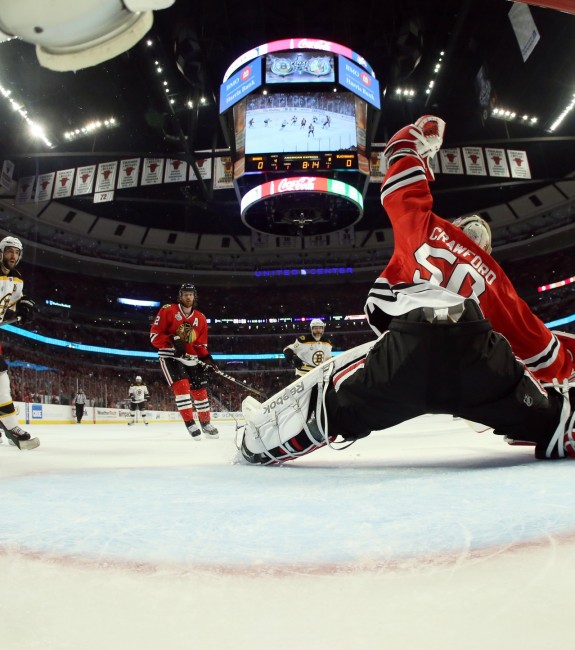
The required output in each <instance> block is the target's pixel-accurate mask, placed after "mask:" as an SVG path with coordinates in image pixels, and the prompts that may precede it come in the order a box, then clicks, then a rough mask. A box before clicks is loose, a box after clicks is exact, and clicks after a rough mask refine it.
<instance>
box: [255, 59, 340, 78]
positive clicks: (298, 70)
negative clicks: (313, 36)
mask: <svg viewBox="0 0 575 650" xmlns="http://www.w3.org/2000/svg"><path fill="white" fill-rule="evenodd" d="M265 61H266V84H274V83H281V84H286V83H290V84H291V83H314V82H318V81H319V82H321V83H325V82H334V81H335V70H334V60H333V56H332V55H331V54H323V53H321V52H280V53H278V54H268V55H267V56H266V59H265Z"/></svg>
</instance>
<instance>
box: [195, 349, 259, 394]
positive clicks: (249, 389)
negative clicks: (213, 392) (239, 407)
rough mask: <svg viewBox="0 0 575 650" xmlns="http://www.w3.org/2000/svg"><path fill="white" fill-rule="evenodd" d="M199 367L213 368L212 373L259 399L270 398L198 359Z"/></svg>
mask: <svg viewBox="0 0 575 650" xmlns="http://www.w3.org/2000/svg"><path fill="white" fill-rule="evenodd" d="M198 365H200V366H202V367H203V368H211V370H212V372H215V373H216V375H220V377H223V378H224V379H227V380H228V381H231V382H232V383H233V384H237V385H238V386H241V387H242V388H243V389H244V390H247V391H249V392H250V393H254V395H257V396H258V397H261V398H262V399H264V400H266V399H267V398H268V396H267V395H265V394H264V393H262V392H261V391H259V390H257V389H256V388H252V387H251V386H247V385H246V384H243V383H242V382H241V381H238V380H237V379H234V378H233V377H232V376H231V375H228V374H226V373H225V372H223V371H222V370H220V369H219V368H214V366H212V365H210V364H209V363H205V362H204V361H201V360H200V359H198Z"/></svg>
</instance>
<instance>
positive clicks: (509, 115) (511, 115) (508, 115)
mask: <svg viewBox="0 0 575 650" xmlns="http://www.w3.org/2000/svg"><path fill="white" fill-rule="evenodd" d="M491 117H496V118H498V119H500V120H507V121H508V122H511V121H513V120H515V119H516V118H517V113H516V112H515V111H512V110H509V109H506V108H494V109H493V111H492V112H491ZM517 119H519V120H521V121H522V122H524V123H525V124H528V125H529V126H533V125H535V124H537V122H538V121H539V118H537V117H534V116H533V115H525V114H524V115H521V116H520V117H519V118H517Z"/></svg>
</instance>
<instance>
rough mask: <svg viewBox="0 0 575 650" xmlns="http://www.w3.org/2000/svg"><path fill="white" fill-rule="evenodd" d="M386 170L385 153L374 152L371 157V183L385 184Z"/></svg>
mask: <svg viewBox="0 0 575 650" xmlns="http://www.w3.org/2000/svg"><path fill="white" fill-rule="evenodd" d="M386 170H387V164H386V161H385V158H384V157H383V151H372V152H371V154H370V156H369V182H370V183H383V177H384V176H385V172H386Z"/></svg>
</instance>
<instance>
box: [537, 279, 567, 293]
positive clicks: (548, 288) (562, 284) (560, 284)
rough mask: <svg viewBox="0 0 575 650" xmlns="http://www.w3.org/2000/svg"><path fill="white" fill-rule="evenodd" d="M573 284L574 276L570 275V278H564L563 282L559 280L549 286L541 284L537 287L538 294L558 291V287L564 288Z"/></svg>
mask: <svg viewBox="0 0 575 650" xmlns="http://www.w3.org/2000/svg"><path fill="white" fill-rule="evenodd" d="M574 282H575V275H572V276H571V277H570V278H565V279H564V280H559V281H558V282H552V283H551V284H542V285H541V286H540V287H537V291H539V293H541V292H543V291H551V289H558V288H559V287H565V286H567V285H568V284H573V283H574Z"/></svg>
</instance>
